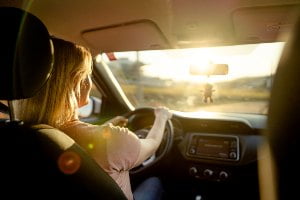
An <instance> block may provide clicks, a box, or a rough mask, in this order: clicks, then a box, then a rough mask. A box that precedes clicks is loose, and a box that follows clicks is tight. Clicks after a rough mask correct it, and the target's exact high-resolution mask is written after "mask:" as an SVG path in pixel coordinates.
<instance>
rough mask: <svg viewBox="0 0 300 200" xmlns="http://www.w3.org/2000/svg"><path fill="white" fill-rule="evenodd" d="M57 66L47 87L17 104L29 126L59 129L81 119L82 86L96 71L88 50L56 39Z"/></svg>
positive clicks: (21, 117)
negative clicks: (42, 125)
mask: <svg viewBox="0 0 300 200" xmlns="http://www.w3.org/2000/svg"><path fill="white" fill-rule="evenodd" d="M52 42H53V45H54V60H55V61H54V66H53V71H52V74H51V77H50V78H49V80H48V81H47V83H46V84H45V86H44V87H43V88H42V89H41V90H40V91H39V92H38V93H37V94H36V95H35V96H34V97H32V98H29V99H23V100H16V101H14V102H13V104H14V111H15V115H16V117H17V118H18V119H21V120H23V121H24V122H25V123H28V124H49V125H51V126H53V127H56V128H59V127H60V126H62V125H64V124H65V123H66V122H68V121H71V120H73V119H77V117H78V114H77V108H78V99H80V84H81V83H82V82H83V81H84V80H85V79H86V77H87V76H88V75H89V74H90V73H91V71H92V57H91V54H90V52H89V50H88V49H86V48H84V47H82V46H79V45H76V44H74V43H71V42H68V41H65V40H62V39H57V38H52Z"/></svg>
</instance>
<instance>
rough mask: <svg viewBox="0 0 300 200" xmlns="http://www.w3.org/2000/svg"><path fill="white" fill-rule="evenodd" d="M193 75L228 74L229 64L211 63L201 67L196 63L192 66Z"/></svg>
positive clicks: (191, 72)
mask: <svg viewBox="0 0 300 200" xmlns="http://www.w3.org/2000/svg"><path fill="white" fill-rule="evenodd" d="M190 74H191V75H202V76H209V75H227V74H228V65H227V64H210V65H208V66H205V67H199V66H196V65H191V66H190Z"/></svg>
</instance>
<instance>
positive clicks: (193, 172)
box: [189, 167, 198, 176]
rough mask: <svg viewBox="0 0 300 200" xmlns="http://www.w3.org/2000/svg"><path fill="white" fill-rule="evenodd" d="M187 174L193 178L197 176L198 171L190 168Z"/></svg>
mask: <svg viewBox="0 0 300 200" xmlns="http://www.w3.org/2000/svg"><path fill="white" fill-rule="evenodd" d="M189 172H190V175H192V176H195V175H196V174H197V172H198V170H197V168H196V167H191V168H190V169H189Z"/></svg>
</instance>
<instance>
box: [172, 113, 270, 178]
mask: <svg viewBox="0 0 300 200" xmlns="http://www.w3.org/2000/svg"><path fill="white" fill-rule="evenodd" d="M173 124H174V130H175V140H176V141H177V144H176V148H177V150H178V153H179V154H180V156H177V161H176V162H178V161H179V162H181V163H185V164H183V165H184V167H181V168H180V169H179V168H178V170H179V171H180V172H181V173H183V174H185V175H186V176H189V177H190V178H193V179H197V180H208V181H212V182H224V181H230V180H234V179H237V178H239V177H242V176H243V175H246V176H247V175H249V174H253V175H254V174H255V176H257V171H256V163H257V159H258V158H257V149H258V147H259V145H260V144H261V143H262V142H263V140H264V137H263V135H262V131H263V130H264V129H265V125H266V116H264V115H252V114H236V113H228V114H224V113H220V114H219V113H214V114H211V115H210V116H209V117H208V116H201V115H197V116H195V115H193V116H191V115H187V114H186V113H176V114H175V115H174V117H173ZM179 157H181V158H179Z"/></svg>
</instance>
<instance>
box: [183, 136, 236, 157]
mask: <svg viewBox="0 0 300 200" xmlns="http://www.w3.org/2000/svg"><path fill="white" fill-rule="evenodd" d="M188 155H189V156H193V157H199V158H211V159H213V158H216V159H222V160H237V159H238V139H237V138H236V137H229V136H207V135H197V134H195V135H193V136H192V138H191V141H190V145H189V148H188Z"/></svg>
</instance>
